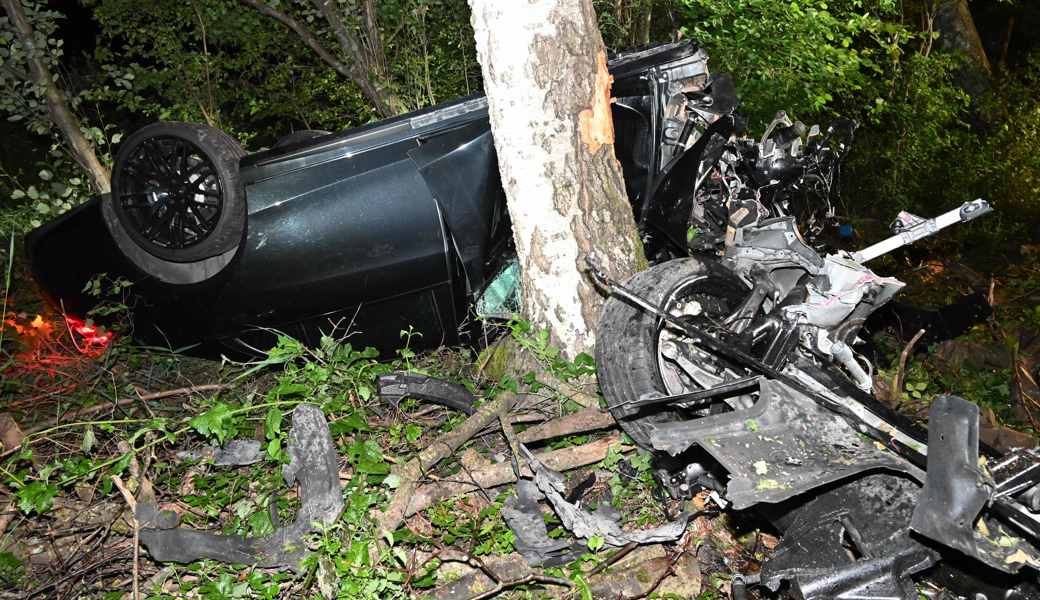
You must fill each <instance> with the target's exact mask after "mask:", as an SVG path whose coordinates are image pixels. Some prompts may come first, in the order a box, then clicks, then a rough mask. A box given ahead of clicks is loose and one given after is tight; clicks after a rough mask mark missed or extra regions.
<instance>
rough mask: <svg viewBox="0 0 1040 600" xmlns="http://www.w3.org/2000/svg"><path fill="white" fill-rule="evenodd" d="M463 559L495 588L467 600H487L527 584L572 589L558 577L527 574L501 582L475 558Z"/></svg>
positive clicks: (565, 580) (466, 557)
mask: <svg viewBox="0 0 1040 600" xmlns="http://www.w3.org/2000/svg"><path fill="white" fill-rule="evenodd" d="M464 558H465V559H466V560H465V561H464V562H466V563H467V564H468V565H469V566H471V567H473V568H475V569H480V570H481V571H482V572H483V573H484V574H485V575H487V576H488V578H489V579H491V581H493V582H494V583H495V587H493V588H491V589H490V590H487V591H486V592H481V593H479V594H477V595H475V596H471V597H470V599H469V600H487V599H488V598H493V597H495V596H497V595H498V594H501V593H502V592H504V591H506V590H508V589H511V588H515V587H517V586H519V585H525V584H528V583H547V584H551V585H559V586H563V587H567V588H573V587H574V584H573V583H571V582H570V581H569V580H567V579H561V578H559V577H549V576H547V575H538V574H536V573H528V574H527V575H524V576H523V577H517V578H514V579H509V580H506V581H503V580H502V579H500V578H499V577H498V574H496V573H495V572H494V571H493V570H492V569H489V568H488V566H487V565H485V564H484V561H482V560H480V559H479V558H477V557H476V556H468V555H467V556H465V557H464Z"/></svg>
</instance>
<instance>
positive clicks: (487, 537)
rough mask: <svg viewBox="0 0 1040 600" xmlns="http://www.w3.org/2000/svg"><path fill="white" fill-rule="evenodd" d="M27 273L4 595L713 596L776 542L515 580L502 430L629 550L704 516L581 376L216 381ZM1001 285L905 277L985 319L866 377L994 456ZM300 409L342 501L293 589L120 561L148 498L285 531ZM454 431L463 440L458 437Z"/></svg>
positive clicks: (541, 348) (9, 341)
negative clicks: (649, 532) (55, 305)
mask: <svg viewBox="0 0 1040 600" xmlns="http://www.w3.org/2000/svg"><path fill="white" fill-rule="evenodd" d="M24 269H25V267H24V265H17V263H16V266H15V268H14V273H13V278H14V279H15V281H16V285H15V286H10V289H11V290H12V291H11V293H10V294H8V295H7V297H6V299H5V308H6V310H5V313H6V314H5V321H4V323H5V327H4V328H3V335H4V336H5V338H4V339H0V344H2V347H3V348H4V349H5V350H6V351H7V353H6V355H5V356H7V357H9V360H7V362H6V364H5V365H3V379H2V388H0V392H2V394H3V395H2V400H0V404H2V405H3V408H2V410H0V412H2V413H3V414H0V442H2V444H3V449H2V450H0V452H2V458H0V598H133V594H134V590H138V591H139V593H140V596H141V597H148V598H173V597H192V598H207V599H209V598H302V597H327V598H328V597H342V598H393V597H411V596H415V595H420V594H427V595H429V597H431V598H440V599H449V598H450V599H458V600H463V599H469V598H488V597H491V596H495V595H499V594H501V595H503V596H509V597H523V598H531V597H542V596H544V597H568V598H594V597H596V598H598V597H611V598H618V597H624V598H638V597H645V596H647V595H651V594H653V595H654V596H655V597H682V598H723V597H728V594H729V585H730V581H731V580H732V577H733V575H734V574H737V573H748V572H754V571H755V570H757V568H758V565H759V564H760V563H761V561H762V560H763V559H764V558H766V557H767V556H768V554H769V552H770V551H771V549H772V548H773V547H775V545H776V543H777V537H776V536H775V532H774V531H773V530H772V529H770V527H769V525H768V524H767V523H765V522H764V521H761V520H759V519H757V518H756V517H755V516H754V515H753V514H727V513H723V514H709V513H699V516H697V517H696V518H695V519H694V520H693V521H692V522H691V525H690V526H689V527H688V528H687V530H686V533H685V534H684V535H683V536H682V537H681V538H680V539H679V540H678V541H676V542H674V543H667V544H654V545H647V546H641V547H638V548H636V549H635V550H634V551H632V548H625V549H623V551H619V550H617V549H613V548H609V547H607V545H605V544H604V543H603V540H602V539H596V536H594V537H593V538H591V539H589V540H588V542H587V543H586V544H584V546H582V547H581V548H579V550H580V551H579V552H577V553H576V556H577V558H576V559H575V560H572V561H571V562H569V563H566V564H563V565H559V566H555V567H550V568H544V569H531V568H530V567H528V566H527V562H526V561H525V560H524V559H523V558H522V557H521V556H520V555H519V554H517V552H516V548H515V543H514V542H515V538H514V535H513V533H512V532H511V531H510V530H509V528H508V527H506V525H505V522H504V521H503V518H502V514H501V511H502V508H503V504H504V502H505V500H506V499H507V498H508V497H509V495H510V494H511V493H512V490H513V486H512V485H510V484H509V481H510V480H511V479H512V478H513V473H512V468H511V466H512V463H511V460H510V457H511V455H512V452H511V451H510V448H511V447H513V448H515V447H516V446H515V445H513V444H511V443H509V442H507V437H510V436H503V435H502V431H503V429H502V428H503V427H505V428H506V429H507V430H511V431H512V433H513V434H514V436H512V437H517V438H519V439H520V440H521V441H522V442H526V445H527V447H529V448H530V449H531V451H532V452H534V453H535V454H536V455H541V456H543V457H544V456H552V457H553V458H552V459H551V460H550V459H545V460H546V461H547V462H551V464H553V465H554V466H555V467H556V468H557V469H558V470H561V471H564V472H565V474H566V477H567V487H568V490H569V491H571V492H574V493H575V494H576V495H578V496H580V497H581V499H582V503H583V504H584V505H586V506H590V505H595V504H597V503H599V502H600V501H604V502H607V503H609V504H610V505H611V506H612V507H613V508H614V509H617V510H618V511H619V513H620V515H621V523H622V526H623V528H624V529H626V530H638V529H644V528H647V527H650V526H652V525H657V524H660V523H662V522H665V521H667V520H668V519H670V518H672V517H674V516H675V515H676V514H679V513H680V512H681V511H682V510H688V511H701V510H703V509H705V507H706V506H708V507H710V505H711V503H710V501H708V500H707V499H706V495H705V494H700V495H698V496H696V497H695V498H694V499H693V500H692V501H687V502H686V503H683V502H679V501H676V500H671V499H669V498H668V497H667V496H666V495H665V494H664V493H663V492H662V491H661V489H660V488H659V486H657V485H656V484H655V482H654V478H653V469H654V464H653V461H652V460H651V457H650V456H649V455H648V454H646V453H644V452H642V451H639V450H637V449H636V448H634V446H633V445H632V444H631V443H630V441H629V440H628V439H627V438H626V437H625V436H623V435H622V434H621V433H620V432H619V431H618V430H617V429H616V426H615V425H614V424H613V423H612V422H611V421H610V419H609V415H608V414H607V413H605V411H604V410H603V409H602V408H601V406H603V404H602V399H601V398H600V397H599V395H598V390H597V388H596V385H595V379H594V368H593V366H592V365H591V364H590V363H589V362H588V361H585V360H578V361H575V362H568V361H565V360H562V359H561V358H560V357H559V355H558V353H557V352H556V351H554V350H553V349H552V348H551V347H549V346H548V345H547V344H546V343H545V341H544V338H543V337H540V336H538V335H536V334H535V333H534V332H531V331H529V328H527V327H525V326H524V325H523V324H522V323H513V324H511V325H510V326H506V327H504V333H503V334H502V337H503V339H506V340H509V342H510V343H509V345H510V346H512V347H513V348H514V350H516V349H519V352H520V353H521V355H522V356H525V357H526V358H525V359H524V361H521V364H528V366H529V368H524V369H520V370H519V371H518V370H517V369H516V363H513V364H512V365H511V366H512V368H511V369H506V368H504V366H503V364H502V363H503V360H502V355H500V354H498V353H496V352H495V351H485V352H482V353H477V352H475V351H473V350H471V349H466V348H456V349H440V350H436V351H432V352H428V353H423V354H419V355H417V354H416V353H415V352H413V351H412V350H410V345H411V341H412V340H413V339H414V338H413V334H411V333H410V332H402V344H403V346H404V347H403V348H402V349H401V350H399V351H398V352H397V353H396V355H395V356H393V357H377V356H375V355H374V353H373V352H371V351H366V350H364V349H361V348H354V347H353V346H351V344H350V338H349V336H341V337H338V338H333V337H330V338H328V339H326V340H325V342H324V343H323V344H322V345H321V346H320V347H319V348H304V347H303V346H301V345H300V344H299V343H297V342H295V341H294V340H291V339H288V338H282V339H281V340H280V341H279V343H278V345H277V346H276V347H275V348H273V349H271V350H270V351H269V352H268V353H267V355H266V357H264V358H262V359H259V360H257V361H254V362H249V363H237V362H232V361H223V362H219V361H213V360H204V359H199V358H193V357H191V356H188V355H187V354H185V353H179V352H175V351H171V350H169V349H161V348H143V347H140V346H137V345H135V344H133V343H132V342H131V341H130V340H129V339H128V338H127V337H125V336H120V335H119V334H118V333H116V334H115V335H114V337H111V338H110V339H98V338H104V333H103V332H98V331H94V330H91V329H90V327H91V326H92V324H82V323H72V324H71V325H69V324H67V323H66V320H65V319H64V318H63V317H62V315H60V314H58V313H56V312H55V311H54V310H53V309H51V308H49V307H48V306H46V305H45V304H44V303H43V302H42V301H41V300H40V299H39V298H38V297H37V295H36V293H35V291H34V290H33V288H32V285H31V283H30V280H29V278H28V277H27V274H26V273H25V270H24ZM1015 269H1017V270H1012V271H1008V272H1006V273H1004V274H1002V276H1001V277H999V278H995V279H991V278H989V277H982V276H980V275H978V274H977V273H974V272H972V271H971V270H970V269H966V268H962V267H960V266H958V265H955V264H944V263H939V262H931V263H921V264H919V265H915V266H914V268H913V269H908V270H907V271H906V272H905V273H902V274H901V276H902V277H903V278H904V279H905V280H909V281H908V282H909V283H910V286H909V288H908V289H915V288H916V289H920V290H923V291H924V293H922V294H920V295H918V296H917V297H916V298H915V301H917V302H919V303H924V304H929V303H930V304H932V305H933V306H942V305H944V304H946V303H949V302H950V300H951V298H954V297H957V296H958V295H960V294H961V293H963V291H966V290H967V289H969V288H971V289H976V290H977V289H980V288H981V289H983V290H986V291H987V294H988V296H989V299H990V300H992V301H993V303H994V314H993V316H992V317H991V318H989V319H987V320H984V321H983V322H982V323H980V324H978V325H976V326H974V327H972V328H970V330H968V331H966V332H964V334H963V335H960V336H959V337H957V338H956V339H954V340H950V341H945V342H942V343H940V344H936V345H934V346H932V347H929V348H922V349H920V350H922V352H920V353H913V352H910V353H909V354H908V360H907V362H906V365H905V367H903V368H900V367H899V355H900V354H901V350H902V349H903V348H905V346H906V340H905V339H902V338H900V337H899V336H897V335H893V334H892V333H891V332H889V333H887V334H883V335H879V336H877V339H876V340H875V341H876V343H877V345H878V346H879V347H880V348H882V352H883V356H884V358H883V360H882V361H880V362H879V367H880V372H879V373H878V380H879V381H881V382H891V381H893V380H895V379H896V376H897V375H898V376H900V380H901V382H902V385H899V387H898V389H897V390H896V391H895V392H893V391H892V389H891V384H888V385H880V386H879V388H880V393H881V394H882V395H883V396H884V398H885V399H887V400H888V401H889V402H890V403H891V404H892V405H893V406H895V407H897V408H898V409H899V410H901V411H903V412H905V413H907V414H910V415H912V416H914V417H915V418H918V419H923V418H924V416H925V414H926V412H927V407H928V404H929V403H930V401H931V399H932V398H933V397H934V396H935V395H936V394H938V393H942V392H947V391H952V392H955V393H958V394H960V395H963V396H965V397H967V398H968V399H970V400H973V401H975V402H976V403H978V404H979V405H980V406H982V407H983V409H984V420H985V423H984V429H986V430H987V431H988V433H986V434H985V435H988V436H990V438H991V441H995V442H996V443H997V444H998V445H1008V444H1021V443H1026V442H1030V441H1031V440H1032V435H1033V434H1034V433H1035V432H1036V431H1037V427H1036V425H1035V424H1034V421H1033V409H1034V408H1035V406H1034V404H1033V403H1034V402H1035V399H1036V398H1037V396H1036V395H1034V394H1035V391H1036V390H1035V382H1031V381H1029V380H1027V377H1026V376H1028V374H1029V373H1035V371H1036V368H1035V367H1036V365H1035V363H1034V362H1033V361H1034V356H1040V352H1036V347H1037V346H1036V344H1037V339H1036V338H1037V335H1036V332H1038V331H1040V308H1038V306H1040V287H1038V286H1036V285H1035V284H1036V282H1040V269H1038V268H1037V267H1035V266H1031V265H1023V266H1019V267H1016V268H1015ZM936 282H942V285H937V284H936ZM84 326H85V328H84ZM77 329H78V330H79V331H77ZM496 347H498V346H493V348H496ZM394 370H407V371H417V372H421V373H426V374H429V375H431V376H436V377H439V378H443V379H446V380H448V381H453V382H458V383H461V384H463V385H465V386H466V387H467V388H468V389H470V390H471V391H473V392H474V394H475V395H476V396H477V397H478V398H479V399H480V400H481V403H480V404H479V406H480V407H481V409H480V410H478V411H477V413H475V415H474V416H472V417H467V416H466V415H464V414H462V413H460V412H458V411H453V410H451V409H447V408H444V407H441V406H435V405H430V404H423V403H420V402H418V401H415V400H405V401H403V402H401V403H400V404H398V405H396V406H393V405H388V404H385V403H384V402H382V401H381V399H380V396H379V394H378V393H377V390H376V387H375V377H376V376H377V375H379V374H383V373H388V372H391V371H394ZM897 372H898V373H897ZM1023 373H1024V374H1025V375H1026V376H1024V375H1023ZM1031 386H1032V387H1031ZM505 399H508V401H507V400H505ZM302 403H311V404H314V405H317V406H318V407H320V408H321V409H322V411H323V413H324V415H325V417H326V418H327V420H328V423H329V428H330V433H331V439H332V442H333V444H334V446H335V451H336V454H337V457H338V462H337V464H336V468H337V469H338V473H337V475H338V479H339V482H340V484H341V485H342V486H343V490H344V492H343V497H344V499H345V504H346V508H345V510H344V511H343V513H342V515H341V516H340V517H339V518H338V519H337V520H336V521H335V522H333V523H331V524H325V525H322V526H321V527H320V528H319V529H318V530H317V531H316V532H314V533H311V534H309V535H308V536H307V537H306V539H305V542H304V543H305V544H306V545H307V546H308V548H309V549H310V550H311V552H310V553H309V557H308V558H307V559H305V560H304V561H303V562H302V563H301V564H299V565H297V569H296V570H295V571H293V570H285V569H278V568H260V567H256V566H243V565H229V564H224V563H221V562H217V561H213V560H200V561H196V562H193V563H190V564H186V565H180V564H162V563H158V562H156V561H154V560H153V559H152V558H151V557H150V555H149V553H148V552H147V551H146V550H145V549H144V548H143V547H142V546H141V545H140V544H138V543H137V542H138V539H139V537H140V536H139V533H140V526H141V524H140V523H139V522H138V521H137V519H136V518H135V512H134V510H133V509H132V508H133V507H134V506H135V505H136V504H137V503H138V502H144V501H151V499H150V496H149V494H148V492H149V490H152V491H153V492H154V501H155V504H157V505H158V506H159V507H160V508H162V509H164V510H169V511H172V512H173V513H175V514H176V515H177V516H178V518H179V522H180V524H181V525H182V526H186V527H191V528H195V529H199V530H207V531H214V532H223V533H228V534H230V533H234V534H240V535H244V536H247V537H260V536H265V535H270V534H271V533H272V532H274V531H275V530H276V529H277V528H279V527H280V526H281V525H282V524H283V523H285V522H289V521H291V520H292V519H293V515H295V514H296V511H297V510H298V508H299V507H300V506H301V504H302V499H301V498H300V494H301V493H300V491H299V490H298V489H296V488H294V487H290V486H287V485H286V481H285V480H284V479H283V469H282V466H283V465H284V464H285V463H287V462H288V460H289V457H288V454H287V452H286V449H287V446H288V445H289V444H290V442H291V438H290V434H291V430H292V426H291V421H292V417H293V411H294V409H295V407H296V406H298V405H300V404H302ZM488 411H491V413H490V416H489V414H486V413H488ZM1038 414H1040V413H1038ZM481 415H483V416H481ZM478 417H479V418H480V419H483V421H480V422H477V421H475V419H477V420H479V419H478ZM605 417H606V418H605ZM467 428H470V429H473V431H472V432H471V433H472V435H466V436H463V437H464V439H460V438H459V435H458V432H459V431H462V430H466V429H467ZM1023 432H1024V433H1023ZM232 439H254V440H260V441H261V443H262V448H263V456H262V459H261V460H260V461H259V462H256V463H255V464H251V465H248V466H217V465H215V464H213V461H212V460H211V458H212V450H211V448H213V447H220V446H222V445H224V444H226V443H227V441H228V440H232ZM456 446H457V447H456ZM448 450H450V451H448ZM438 453H439V454H440V455H443V456H438ZM434 458H439V460H433V459H434ZM416 461H419V462H416ZM409 474H417V475H418V476H417V477H410V476H409ZM413 482H414V485H413ZM474 482H478V484H477V485H474V484H473V483H474ZM480 482H483V483H480ZM576 490H577V491H576ZM402 502H403V504H402ZM417 509H418V510H417ZM137 514H138V516H140V512H138V513H137ZM544 519H545V522H546V524H547V526H548V530H549V535H550V537H552V538H554V539H556V538H559V539H566V538H568V537H569V533H568V532H567V531H566V530H565V529H564V528H563V527H562V526H561V523H560V521H559V519H558V518H557V517H556V516H555V515H553V514H552V513H551V511H548V510H546V511H545V515H544Z"/></svg>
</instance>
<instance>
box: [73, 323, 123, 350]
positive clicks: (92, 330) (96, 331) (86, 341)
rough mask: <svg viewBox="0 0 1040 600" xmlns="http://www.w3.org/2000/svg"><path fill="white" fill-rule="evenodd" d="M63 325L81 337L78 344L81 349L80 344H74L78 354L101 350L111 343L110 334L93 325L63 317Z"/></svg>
mask: <svg viewBox="0 0 1040 600" xmlns="http://www.w3.org/2000/svg"><path fill="white" fill-rule="evenodd" d="M65 323H66V324H67V325H68V327H69V329H70V330H71V331H73V332H75V333H77V334H79V335H80V336H82V337H81V338H80V342H81V343H82V345H83V347H82V348H80V344H76V347H77V348H79V350H80V352H85V353H86V352H91V353H92V352H97V351H100V350H103V349H104V348H105V347H106V346H108V344H109V342H111V341H112V332H110V331H105V330H104V328H102V327H98V326H96V325H94V324H93V323H88V322H85V321H83V320H81V319H77V318H75V317H69V316H66V317H65Z"/></svg>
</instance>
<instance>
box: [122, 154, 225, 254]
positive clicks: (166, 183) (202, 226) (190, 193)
mask: <svg viewBox="0 0 1040 600" xmlns="http://www.w3.org/2000/svg"><path fill="white" fill-rule="evenodd" d="M123 170H124V174H125V175H126V176H127V177H126V181H125V183H124V184H123V187H122V189H120V190H118V193H119V197H118V198H117V199H116V210H117V212H118V214H119V216H120V217H121V219H122V220H123V221H124V222H125V223H128V224H129V225H130V228H129V229H130V233H131V235H134V234H136V235H135V237H140V238H141V239H142V241H145V242H146V243H148V244H152V245H154V246H156V247H158V248H164V249H170V250H180V249H183V248H189V247H191V246H194V245H196V244H198V243H200V242H202V241H203V240H205V239H206V238H207V237H209V236H210V235H211V234H212V233H213V232H214V230H215V229H216V227H217V221H218V220H219V219H220V215H221V212H222V211H223V207H224V202H223V194H222V186H221V182H220V177H219V176H218V175H217V171H216V167H215V165H214V164H213V161H212V160H210V158H209V157H208V156H206V154H205V153H204V152H202V151H201V150H200V149H199V148H198V146H196V145H195V144H193V143H191V142H189V141H188V140H185V139H182V138H177V137H153V138H148V139H145V140H143V141H142V142H141V143H140V144H139V145H138V146H137V147H136V148H134V150H133V152H132V153H131V154H130V156H129V158H128V160H127V161H126V163H125V164H124V165H123Z"/></svg>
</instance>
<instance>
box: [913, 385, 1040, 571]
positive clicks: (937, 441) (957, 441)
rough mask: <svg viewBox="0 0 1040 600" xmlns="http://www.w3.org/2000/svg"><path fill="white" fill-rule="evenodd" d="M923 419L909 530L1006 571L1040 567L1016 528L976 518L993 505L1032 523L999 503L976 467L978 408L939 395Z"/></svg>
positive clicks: (1029, 525)
mask: <svg viewBox="0 0 1040 600" xmlns="http://www.w3.org/2000/svg"><path fill="white" fill-rule="evenodd" d="M928 417H929V428H928V448H929V452H928V477H927V479H926V480H925V484H924V491H923V492H922V494H921V503H920V504H918V505H917V508H916V509H915V510H914V514H913V519H912V520H911V521H910V527H911V529H913V530H914V531H915V532H917V533H919V534H921V535H923V536H925V537H927V538H929V539H932V540H935V541H937V542H939V543H941V544H945V545H947V546H949V547H951V548H954V549H956V550H959V551H960V552H963V553H964V554H967V555H968V556H971V557H974V558H976V559H978V560H979V561H981V562H982V563H984V564H986V565H989V566H990V567H993V568H995V569H999V570H1001V571H1004V572H1007V573H1015V572H1018V570H1019V569H1021V568H1022V567H1023V566H1025V565H1032V566H1034V567H1036V566H1040V553H1038V552H1037V549H1036V548H1035V547H1034V546H1033V545H1032V544H1030V543H1029V542H1027V541H1026V540H1025V539H1023V538H1022V537H1020V536H1019V535H1018V532H1017V531H1016V530H1013V529H1009V528H1006V527H1004V526H1003V525H1002V524H1000V523H998V522H997V521H995V520H993V519H986V518H985V517H980V516H979V515H980V513H981V512H982V510H983V508H984V507H986V506H987V505H988V504H990V503H994V505H995V507H996V508H998V509H999V508H1001V507H1003V508H1004V510H1005V511H1008V512H1009V513H1010V514H1005V515H1004V516H1005V518H1007V519H1008V520H1009V521H1010V522H1011V523H1013V524H1015V525H1016V526H1017V527H1018V528H1020V529H1024V530H1025V531H1027V532H1030V531H1031V530H1032V531H1035V528H1036V527H1037V520H1036V518H1035V517H1034V516H1033V514H1031V513H1029V512H1028V511H1026V510H1015V509H1016V508H1017V506H1016V505H1014V504H1012V503H1003V502H1001V499H1000V496H999V495H998V494H996V493H994V492H996V491H998V488H999V482H996V481H994V480H993V478H992V477H991V476H990V474H989V473H987V472H985V471H984V470H983V468H982V467H981V466H980V462H979V407H978V406H976V405H974V404H972V403H971V402H968V401H967V400H965V399H963V398H959V397H957V396H939V397H938V398H936V399H935V402H933V403H932V407H931V410H930V412H929V415H928ZM1010 511H1014V512H1010Z"/></svg>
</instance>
